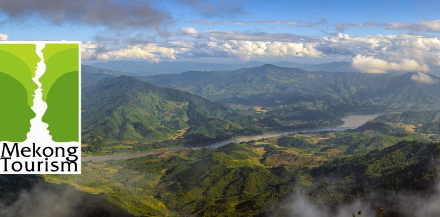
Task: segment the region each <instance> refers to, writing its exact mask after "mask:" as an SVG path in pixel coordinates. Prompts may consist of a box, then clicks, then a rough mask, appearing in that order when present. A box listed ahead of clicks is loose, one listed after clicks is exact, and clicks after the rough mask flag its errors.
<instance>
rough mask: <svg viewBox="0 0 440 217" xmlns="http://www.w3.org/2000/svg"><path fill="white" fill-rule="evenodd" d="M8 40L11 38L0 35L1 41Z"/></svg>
mask: <svg viewBox="0 0 440 217" xmlns="http://www.w3.org/2000/svg"><path fill="white" fill-rule="evenodd" d="M8 38H9V36H8V35H6V34H2V33H0V41H6V40H8Z"/></svg>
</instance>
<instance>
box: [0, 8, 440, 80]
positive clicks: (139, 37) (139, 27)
mask: <svg viewBox="0 0 440 217" xmlns="http://www.w3.org/2000/svg"><path fill="white" fill-rule="evenodd" d="M438 11H440V4H439V3H437V1H434V0H400V1H398V0H335V1H328V0H294V1H287V0H286V1H282V0H273V1H267V0H241V1H240V0H239V1H234V0H164V1H148V0H75V1H71V0H38V1H36V0H2V1H1V2H0V40H70V41H81V42H82V43H83V45H82V53H83V60H84V61H86V62H87V61H112V60H141V61H150V62H160V61H182V60H185V61H197V62H201V61H203V62H209V61H215V62H219V61H220V62H229V61H231V62H232V61H235V62H236V61H250V60H259V61H280V60H282V61H295V62H317V63H318V62H331V61H350V62H352V64H353V66H354V67H355V68H357V69H359V70H360V71H364V72H370V73H384V72H387V71H390V70H402V71H429V70H430V69H431V68H433V66H438V65H440V61H439V60H438V59H440V41H439V40H438V36H439V33H440V15H438Z"/></svg>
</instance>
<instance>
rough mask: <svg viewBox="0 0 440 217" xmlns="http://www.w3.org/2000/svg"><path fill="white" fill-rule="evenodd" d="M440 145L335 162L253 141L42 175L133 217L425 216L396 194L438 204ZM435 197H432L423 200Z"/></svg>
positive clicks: (404, 146)
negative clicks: (300, 196) (298, 198)
mask: <svg viewBox="0 0 440 217" xmlns="http://www.w3.org/2000/svg"><path fill="white" fill-rule="evenodd" d="M439 147H440V146H439V144H438V143H420V142H400V143H398V144H397V145H394V146H391V147H388V148H385V149H383V150H376V151H373V152H370V153H367V154H365V153H363V154H358V155H346V156H340V157H337V158H336V159H335V158H333V160H332V159H331V158H328V157H325V155H323V151H322V152H321V151H318V152H312V153H308V152H307V151H306V150H307V148H306V147H303V148H292V147H282V146H278V145H273V144H270V143H267V142H249V143H245V144H229V145H226V146H223V147H221V148H218V149H202V150H194V151H183V152H180V153H161V154H157V155H151V156H147V157H142V158H135V159H131V160H123V161H112V162H85V163H84V174H83V175H81V176H68V175H63V176H55V175H46V176H45V179H47V180H50V181H52V182H66V183H70V184H74V185H75V186H76V187H77V188H80V189H83V191H86V192H90V193H100V195H101V196H103V197H105V198H106V199H107V200H109V201H111V202H112V203H114V204H116V205H118V206H120V207H122V208H124V209H125V210H127V211H129V212H130V213H132V214H133V215H136V216H271V217H276V216H302V215H301V213H302V212H310V211H313V210H314V211H319V210H322V212H324V213H323V215H318V216H350V214H351V213H352V212H353V209H356V210H358V209H361V210H362V211H364V213H365V214H366V215H367V216H380V214H379V213H376V212H377V211H378V209H379V208H380V207H382V208H385V210H386V211H385V212H384V214H385V215H383V216H386V217H391V216H405V217H406V216H408V217H409V216H421V215H411V214H418V213H419V212H420V213H423V212H425V213H426V210H424V209H425V208H426V207H424V206H422V205H421V204H420V203H417V204H414V209H412V208H408V207H407V206H399V205H400V203H403V202H405V201H402V200H398V199H397V198H395V197H397V196H398V194H397V193H396V192H400V191H406V192H411V194H412V195H416V194H419V193H420V194H425V195H424V197H421V198H424V199H423V200H424V201H425V202H427V203H428V202H430V203H431V204H432V203H435V198H436V197H435V194H436V191H435V188H434V187H435V183H436V181H435V180H436V174H437V172H436V166H437V164H436V163H435V162H436V161H435V159H437V158H438V157H439V153H440V148H439ZM304 151H305V152H304ZM301 192H302V194H305V196H304V197H305V198H309V199H304V200H308V201H307V202H304V201H302V202H301V201H300V202H297V201H296V199H295V197H296V196H295V195H298V194H301ZM431 195H434V196H433V197H434V199H433V201H426V200H428V199H429V198H431V197H432V196H431ZM292 197H293V198H292ZM414 198H417V197H414ZM139 201H142V202H139ZM296 203H298V204H296ZM349 203H354V204H355V205H356V206H352V207H350V206H348V205H346V206H345V209H342V210H340V211H342V212H341V213H340V214H339V215H333V213H332V212H333V211H334V210H335V209H337V207H338V206H339V205H341V204H342V205H343V204H349ZM361 203H362V204H363V203H365V204H364V205H362V204H361ZM305 204H308V206H305ZM313 204H316V205H314V206H312V205H313ZM416 205H417V206H416ZM292 207H297V208H295V209H292ZM342 207H344V206H342ZM332 210H333V211H332ZM292 213H295V214H292ZM396 213H397V214H398V215H397V214H396ZM430 214H433V213H432V212H431V213H430ZM422 216H423V215H422ZM428 216H434V215H428Z"/></svg>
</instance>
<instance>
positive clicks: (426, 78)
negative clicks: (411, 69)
mask: <svg viewBox="0 0 440 217" xmlns="http://www.w3.org/2000/svg"><path fill="white" fill-rule="evenodd" d="M411 80H413V81H417V82H420V83H425V84H436V83H438V80H437V79H435V78H433V77H431V76H430V75H428V74H425V73H422V72H418V73H417V74H414V75H412V76H411Z"/></svg>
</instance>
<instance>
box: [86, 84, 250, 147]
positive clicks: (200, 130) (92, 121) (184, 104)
mask: <svg viewBox="0 0 440 217" xmlns="http://www.w3.org/2000/svg"><path fill="white" fill-rule="evenodd" d="M82 96H83V100H82V121H83V123H82V124H83V134H82V137H83V141H84V142H85V143H89V144H90V146H88V148H89V149H90V151H96V149H99V148H101V146H103V145H104V146H105V145H106V144H114V143H118V142H119V143H122V144H124V145H125V147H127V148H130V147H131V145H134V146H133V147H132V148H135V149H145V148H147V147H150V148H157V147H160V146H161V145H163V144H156V142H163V141H166V140H173V139H177V138H180V140H179V141H180V142H181V143H184V142H188V141H191V144H195V143H203V142H207V141H211V142H212V141H213V140H218V139H222V138H228V137H231V136H234V135H239V134H244V133H246V132H248V133H249V132H252V130H249V128H248V127H250V126H251V121H252V120H251V118H250V117H248V116H244V115H241V114H239V113H237V112H235V111H233V110H232V109H230V108H228V107H226V106H224V105H222V104H220V103H216V102H212V101H209V100H207V99H205V98H203V97H200V96H196V95H194V94H190V93H187V92H184V91H179V90H173V89H169V88H162V87H158V86H155V85H152V84H148V83H145V82H143V81H140V80H137V79H134V78H132V77H128V76H120V77H116V78H107V79H102V80H101V81H99V82H98V83H97V84H95V85H91V86H88V87H85V88H84V89H83V93H82ZM146 144H149V145H150V146H145V145H146ZM86 150H87V148H86Z"/></svg>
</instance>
